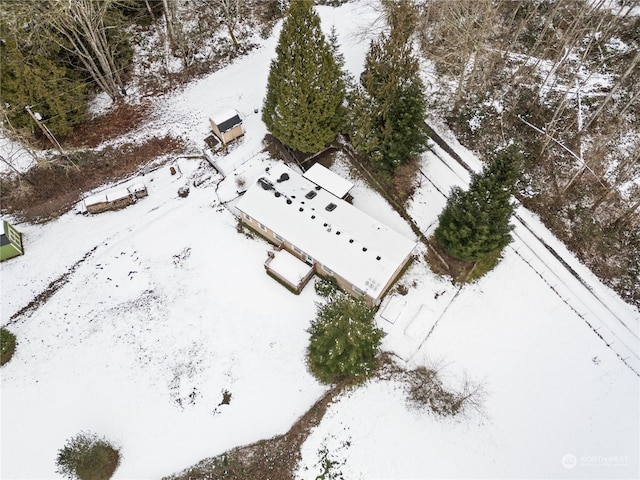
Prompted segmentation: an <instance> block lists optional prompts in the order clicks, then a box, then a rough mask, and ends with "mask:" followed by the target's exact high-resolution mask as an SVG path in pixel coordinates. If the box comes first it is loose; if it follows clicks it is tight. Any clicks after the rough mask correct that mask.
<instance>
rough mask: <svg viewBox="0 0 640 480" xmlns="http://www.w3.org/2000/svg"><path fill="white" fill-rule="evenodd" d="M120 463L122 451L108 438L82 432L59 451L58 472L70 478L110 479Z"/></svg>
mask: <svg viewBox="0 0 640 480" xmlns="http://www.w3.org/2000/svg"><path fill="white" fill-rule="evenodd" d="M119 464H120V452H119V451H118V450H117V449H116V448H115V447H113V446H112V445H111V444H110V443H109V442H108V441H107V440H106V439H104V438H100V437H98V436H97V435H95V434H94V433H87V432H81V433H79V434H78V435H76V436H75V437H72V438H71V439H69V440H67V443H66V444H65V446H64V447H63V448H62V449H61V450H59V451H58V456H57V458H56V465H57V466H58V473H59V474H61V475H64V476H65V477H67V478H70V479H78V480H109V479H110V478H111V477H112V476H113V473H114V472H115V471H116V469H117V468H118V465H119Z"/></svg>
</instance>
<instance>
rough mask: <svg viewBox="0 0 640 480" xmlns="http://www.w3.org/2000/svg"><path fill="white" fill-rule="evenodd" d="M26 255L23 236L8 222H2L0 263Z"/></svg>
mask: <svg viewBox="0 0 640 480" xmlns="http://www.w3.org/2000/svg"><path fill="white" fill-rule="evenodd" d="M22 254H24V248H23V246H22V234H21V233H20V232H19V231H18V230H16V229H15V228H14V226H13V225H11V224H10V223H9V222H7V221H6V220H3V221H2V234H1V235H0V262H1V261H4V260H8V259H9V258H13V257H17V256H18V255H22Z"/></svg>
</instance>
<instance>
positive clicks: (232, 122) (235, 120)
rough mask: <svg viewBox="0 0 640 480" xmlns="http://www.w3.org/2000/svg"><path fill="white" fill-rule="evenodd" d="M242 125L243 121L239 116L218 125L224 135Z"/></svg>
mask: <svg viewBox="0 0 640 480" xmlns="http://www.w3.org/2000/svg"><path fill="white" fill-rule="evenodd" d="M241 123H242V120H240V117H239V116H238V115H234V116H233V117H231V118H229V119H227V120H225V121H224V122H221V123H218V124H217V125H218V129H219V130H220V133H224V132H228V131H229V130H231V129H232V128H233V127H235V126H236V125H240V124H241Z"/></svg>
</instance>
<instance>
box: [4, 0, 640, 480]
mask: <svg viewBox="0 0 640 480" xmlns="http://www.w3.org/2000/svg"><path fill="white" fill-rule="evenodd" d="M317 11H318V12H319V13H320V15H321V17H322V20H323V28H325V29H326V31H328V30H329V29H330V28H331V26H332V25H335V26H336V29H337V33H338V37H339V40H340V42H341V45H342V49H343V51H344V53H345V58H346V62H347V67H348V68H349V69H350V70H351V71H352V73H353V74H354V75H356V76H357V75H358V74H359V72H360V70H361V69H362V62H363V59H364V54H365V52H366V49H367V47H368V42H367V41H366V39H365V38H364V37H362V36H361V35H360V33H361V29H362V28H364V27H366V25H368V24H370V22H372V21H374V20H375V19H376V18H377V13H376V12H375V11H374V10H372V9H371V8H370V7H369V2H368V1H362V2H355V3H353V4H351V3H350V4H348V5H344V6H342V7H340V8H330V7H319V8H318V9H317ZM278 34H279V30H278V29H276V30H275V31H274V34H273V35H272V37H271V38H269V39H268V40H266V41H265V42H264V46H263V47H262V48H260V49H259V50H256V51H254V52H253V53H251V54H250V55H248V56H246V57H244V58H242V59H240V60H238V61H237V62H236V63H234V64H233V65H230V66H228V67H226V68H224V69H222V70H221V71H218V72H215V73H214V74H212V75H209V76H207V77H205V78H203V79H200V80H198V81H196V82H194V83H192V84H190V85H187V86H186V87H185V88H184V89H182V90H181V91H179V92H176V93H173V94H171V95H168V96H166V97H162V98H158V99H157V103H156V108H155V110H154V111H155V113H154V118H153V119H152V121H151V123H150V124H149V125H148V126H146V127H145V128H144V129H142V130H140V131H138V132H136V135H141V136H142V135H151V134H156V133H157V134H163V135H164V134H165V133H172V134H174V135H179V136H182V137H183V138H185V139H187V140H188V141H189V142H190V143H191V145H193V147H194V150H195V149H197V148H200V147H201V145H202V139H203V138H204V137H205V136H206V135H207V131H208V122H207V118H208V116H209V115H210V114H212V111H213V110H216V109H217V108H219V107H220V106H227V105H228V106H232V107H234V108H236V109H238V110H239V111H240V112H241V113H242V114H243V115H244V117H245V127H246V130H247V133H246V135H245V137H244V138H243V139H242V140H241V143H240V144H239V146H238V147H237V148H235V149H234V150H233V151H232V152H231V153H230V155H234V156H236V157H238V158H242V159H248V158H251V160H250V161H249V162H248V163H247V164H246V168H244V169H243V171H242V173H241V174H240V175H239V176H241V177H242V178H243V179H244V180H246V181H247V182H248V181H251V179H252V178H253V177H254V176H255V174H256V172H258V171H260V169H263V168H264V167H265V166H266V165H268V162H269V160H268V159H267V158H266V157H265V156H264V155H263V154H257V153H258V152H259V151H260V149H261V140H262V137H263V135H264V133H265V131H266V129H265V126H264V125H263V124H262V122H261V120H260V115H259V114H255V113H253V112H254V108H256V107H258V108H259V107H261V104H262V98H263V96H264V91H265V85H266V79H267V74H268V66H269V61H270V58H271V57H272V56H273V52H274V48H275V43H276V40H277V35H278ZM256 154H257V155H256ZM465 160H467V161H468V162H470V163H471V164H472V165H474V167H475V166H476V165H477V164H474V163H473V161H474V160H473V158H466V157H465ZM475 161H476V162H477V160H475ZM178 165H179V166H180V170H181V171H182V176H181V177H179V176H171V175H170V173H169V169H168V167H167V166H165V167H162V168H160V169H159V170H157V171H155V172H152V173H150V174H148V175H146V176H143V177H140V178H138V179H132V180H131V182H134V181H142V182H144V183H145V184H146V185H147V187H148V189H149V197H147V198H144V199H142V200H140V201H139V202H138V203H137V204H135V205H133V206H131V207H128V208H126V209H124V210H121V211H117V212H107V213H103V214H100V215H96V216H82V215H78V214H75V213H73V212H70V213H68V214H66V215H63V216H62V217H60V218H59V219H57V220H55V221H53V222H50V223H47V224H45V225H28V224H20V225H17V227H18V229H19V230H21V231H22V232H23V234H24V241H25V250H26V254H25V255H24V256H22V257H18V258H15V259H12V260H11V261H8V262H3V263H2V264H1V266H0V280H1V282H2V283H1V285H0V286H1V290H0V300H1V309H0V319H1V323H2V325H3V326H4V325H7V328H9V329H10V330H11V331H12V332H13V333H15V334H16V336H17V338H18V342H19V343H18V348H17V351H16V355H15V356H14V358H13V359H12V360H11V362H10V363H8V364H7V365H5V366H4V367H2V369H1V370H0V375H1V376H2V385H1V390H0V393H1V396H0V403H1V405H0V413H1V427H0V428H1V430H0V433H1V438H0V440H1V445H0V463H1V465H0V477H1V478H3V479H53V478H60V476H59V475H57V474H56V473H55V456H56V452H57V450H58V449H59V448H61V447H62V446H63V445H64V442H65V441H66V439H68V438H69V437H71V436H72V435H74V434H76V433H78V432H79V431H84V430H88V431H94V432H96V433H98V434H100V435H104V436H106V437H107V438H108V439H110V440H113V441H115V442H116V443H117V444H118V445H119V446H120V447H121V448H122V453H123V459H122V463H121V466H120V468H119V469H118V470H117V471H116V473H115V475H114V479H127V480H128V479H132V480H133V479H147V478H159V477H161V476H162V475H167V474H170V473H172V472H175V471H177V470H180V469H182V468H184V467H187V466H189V465H190V464H192V463H195V462H197V461H198V460H200V459H202V458H205V457H208V456H213V455H217V454H220V453H222V452H223V451H225V450H227V449H229V448H232V447H235V446H238V445H243V444H246V443H249V442H253V441H256V440H259V439H263V438H267V437H270V436H273V435H276V434H279V433H283V432H285V431H287V430H288V429H289V427H290V426H291V425H292V424H293V423H294V422H295V420H296V419H297V418H298V417H299V416H300V415H302V414H303V413H304V412H305V411H306V410H307V409H308V408H309V407H310V406H311V405H312V404H313V403H314V402H315V401H316V400H317V399H318V398H319V397H320V396H321V395H322V394H323V393H324V392H325V391H326V387H324V386H322V385H319V384H318V383H317V382H316V381H315V380H314V379H313V377H311V375H310V374H309V373H308V372H307V370H306V368H305V364H304V352H305V348H306V346H307V342H308V334H307V333H306V331H305V330H306V328H307V327H308V325H309V322H310V320H311V319H312V318H313V317H314V313H315V302H316V301H318V300H319V299H318V297H317V296H316V295H315V293H314V292H313V288H312V286H308V287H307V288H306V289H305V290H304V291H303V292H302V294H301V295H299V296H296V295H293V294H291V293H290V292H289V291H288V290H286V289H285V288H284V287H282V286H281V285H280V284H278V283H276V282H275V281H274V280H272V279H271V278H270V277H268V276H267V275H266V274H265V273H264V268H263V262H264V260H265V259H266V252H267V251H268V249H269V245H268V244H267V243H266V242H265V241H263V240H261V239H258V238H247V237H246V236H245V235H243V234H242V233H238V232H237V231H236V225H237V220H236V219H235V217H234V216H233V215H232V213H231V211H230V210H229V209H228V208H227V207H225V206H223V205H222V204H221V203H220V200H222V201H231V200H232V199H233V198H234V197H235V195H236V193H235V188H236V185H235V179H234V178H233V177H230V178H228V179H226V180H225V181H223V182H222V183H220V184H218V182H219V180H220V177H219V176H217V175H216V174H214V173H213V172H212V171H211V170H210V167H208V166H207V165H206V164H205V163H203V162H200V161H198V160H188V159H180V160H178ZM334 169H335V170H336V171H337V172H340V173H342V174H345V175H346V174H348V169H347V168H346V166H345V165H344V163H343V162H341V161H340V162H337V163H336V165H335V166H334ZM423 170H424V171H425V173H428V174H429V175H431V176H433V180H434V183H436V184H437V185H439V186H441V187H442V188H444V189H445V190H446V189H447V188H449V187H450V186H451V185H453V184H459V183H460V182H461V179H460V177H459V176H457V175H456V174H455V173H454V172H452V171H451V170H448V169H446V168H443V167H442V166H437V162H435V161H434V160H433V159H430V158H429V157H428V156H425V160H424V165H423ZM462 176H463V178H464V174H462ZM207 177H210V178H209V179H208V180H206V179H207ZM194 179H200V180H205V181H204V183H202V184H201V185H200V186H199V187H194V186H193V180H194ZM354 181H355V183H356V187H355V188H354V190H353V193H354V196H355V201H354V204H355V205H356V206H358V207H360V208H362V209H363V210H365V211H367V212H368V213H370V214H371V215H373V216H375V217H376V218H379V219H381V220H382V221H384V222H385V223H387V224H388V225H390V226H392V227H393V228H396V229H398V230H400V231H401V232H403V233H405V234H406V235H411V231H410V229H409V227H408V226H407V225H406V224H405V223H404V222H403V221H402V220H401V219H400V217H399V216H398V215H397V214H395V213H394V212H393V211H392V210H391V209H390V207H389V206H388V205H387V204H386V203H385V202H384V201H383V200H382V199H381V198H380V197H378V196H377V195H376V194H375V193H373V192H371V191H370V190H369V189H368V188H367V187H366V186H365V185H364V184H363V182H361V181H358V180H357V179H354ZM185 184H188V185H189V186H190V187H191V193H190V195H189V196H188V197H187V198H185V199H182V198H179V197H178V196H177V193H176V192H177V189H178V187H180V186H182V185H185ZM232 203H233V202H231V204H230V205H229V206H228V207H229V208H232V206H231V205H232ZM443 206H444V198H443V197H442V196H441V195H440V194H439V193H438V192H437V191H436V190H435V189H434V188H433V187H432V186H431V185H430V184H429V183H428V182H423V184H422V186H421V188H420V189H419V191H418V192H417V193H416V196H415V197H414V200H413V203H412V206H411V209H410V213H411V214H412V216H413V217H414V218H415V219H416V220H417V222H418V223H419V225H420V226H421V227H422V229H423V231H431V230H432V229H433V226H434V222H435V219H436V218H437V215H438V213H439V212H440V210H441V208H442V207H443ZM536 229H537V231H538V234H540V235H542V236H544V237H545V238H547V239H550V235H549V234H548V232H546V231H544V228H543V227H541V226H537V227H536ZM528 248H530V245H528V244H525V243H524V240H523V239H522V238H519V237H518V238H516V239H515V241H514V243H513V244H512V246H511V247H510V248H508V249H507V250H506V253H505V258H504V260H503V261H502V263H501V264H500V265H499V266H498V267H497V268H496V269H495V270H494V271H493V272H491V273H490V274H489V275H487V276H486V277H485V278H483V279H481V280H480V281H479V282H477V283H475V284H473V285H470V286H466V287H464V288H463V289H462V290H460V292H459V293H458V287H454V286H452V285H451V284H450V283H449V282H447V281H446V280H444V279H441V278H438V277H436V276H435V275H433V274H432V273H431V272H430V271H429V268H428V266H427V265H426V264H425V263H424V261H423V260H422V256H421V254H422V250H421V249H419V250H418V251H417V252H416V256H417V260H416V261H415V262H414V263H413V264H412V266H411V267H410V268H409V270H408V272H407V273H406V275H405V276H404V277H403V278H402V279H401V283H403V284H405V285H407V286H408V287H409V293H408V294H407V295H405V296H400V295H397V294H394V295H392V296H390V297H389V300H387V302H388V303H385V304H384V306H383V308H382V309H381V311H380V313H379V315H378V318H377V321H378V322H379V325H380V326H381V327H382V328H384V330H385V331H386V332H387V336H386V337H385V339H384V341H383V347H384V349H385V350H387V351H390V352H392V353H394V354H395V355H396V356H397V357H399V362H400V363H401V364H403V363H404V364H406V366H408V367H409V368H414V367H415V366H419V365H428V366H433V365H436V366H438V367H440V368H441V371H442V375H443V376H444V377H445V380H446V381H447V383H448V384H450V385H452V386H456V385H457V384H459V383H460V381H461V379H462V378H463V376H464V375H467V376H468V378H469V379H470V380H471V381H472V382H476V383H481V384H482V385H483V389H484V391H485V395H484V397H483V398H484V401H483V414H482V415H478V414H469V415H467V416H466V417H464V418H462V419H453V420H452V419H447V420H441V419H438V418H436V417H434V416H433V414H430V413H428V412H424V411H417V410H413V409H411V408H408V407H407V405H406V401H405V395H404V392H403V391H402V386H401V385H400V384H398V383H397V382H394V381H372V382H369V383H367V384H366V385H364V386H362V387H360V388H358V389H356V390H354V391H352V392H348V393H346V394H344V395H343V396H342V397H340V398H339V399H338V400H337V401H336V402H334V403H333V404H332V405H331V406H330V407H329V409H328V411H327V414H326V416H325V418H324V420H323V421H322V422H321V424H320V425H319V426H318V427H317V428H316V429H315V430H314V431H313V432H312V434H311V436H310V437H309V439H308V440H307V442H306V443H305V444H304V446H303V450H302V462H301V464H300V466H299V469H298V478H301V479H315V478H316V476H317V475H318V474H320V473H321V472H322V468H321V464H320V459H321V456H322V455H321V452H322V450H323V449H324V448H325V447H326V448H327V449H328V452H329V453H328V455H329V457H328V458H330V459H331V460H333V461H335V462H336V463H335V464H334V466H333V468H334V472H335V473H337V472H342V475H343V477H344V478H349V479H358V478H362V479H371V478H385V479H406V478H505V479H507V478H638V477H640V465H639V455H638V451H640V445H639V440H638V438H639V428H640V427H639V425H640V418H639V404H640V401H639V400H640V380H639V378H638V376H636V375H635V374H634V373H633V372H632V371H631V369H629V368H628V367H627V366H625V365H624V364H623V363H622V362H621V361H620V360H619V359H618V357H617V356H616V354H615V351H614V350H613V349H612V348H608V347H607V346H606V345H605V343H604V342H603V341H602V340H601V339H600V338H598V337H597V336H596V335H595V334H594V333H593V331H592V330H591V329H590V328H589V327H588V325H587V324H586V323H585V321H584V320H583V319H582V318H580V317H579V316H578V315H577V314H576V313H575V311H574V310H573V309H572V308H570V306H569V305H568V304H567V303H565V301H563V299H562V298H561V297H559V296H558V295H556V293H554V292H553V291H552V290H551V289H550V287H549V285H548V283H547V282H545V279H544V278H543V277H541V276H540V275H539V274H538V273H537V271H536V270H534V269H532V267H531V266H529V264H527V263H526V262H525V261H524V260H523V257H522V256H520V255H518V254H516V251H518V252H521V251H524V250H526V249H528ZM525 258H526V259H528V257H525ZM543 260H544V257H543ZM541 261H542V260H541ZM569 261H570V262H574V261H575V260H574V259H569ZM543 263H544V262H543ZM74 264H77V266H76V268H75V269H74V270H73V271H72V272H71V273H70V274H69V275H68V277H66V278H65V279H63V283H62V284H61V286H60V288H59V289H58V290H57V291H56V292H55V293H54V294H53V295H52V296H51V297H50V298H49V299H48V301H47V302H46V303H44V304H43V305H41V306H39V307H37V308H34V309H33V310H30V311H29V312H27V313H25V314H24V315H21V316H18V317H16V318H14V319H12V317H13V316H14V315H15V314H16V312H18V311H19V310H20V309H21V308H23V307H25V306H26V305H27V304H29V302H30V301H31V300H32V299H33V298H34V297H35V296H36V295H38V294H39V293H40V292H43V291H44V290H45V289H46V288H47V286H48V285H49V284H50V282H52V281H53V280H55V279H57V278H60V277H61V276H62V275H63V274H65V273H66V272H68V271H69V270H70V269H71V267H72V266H74ZM572 265H573V263H572ZM576 268H578V267H576ZM582 268H584V267H582ZM539 270H541V269H539ZM549 270H550V271H553V272H555V271H556V270H557V265H549ZM586 275H587V273H585V276H586ZM588 279H589V282H590V283H591V284H592V285H593V288H594V289H595V290H596V291H598V292H600V293H601V295H603V296H606V301H607V304H608V305H610V306H611V308H612V309H613V310H614V311H615V313H616V315H617V316H619V317H622V318H623V319H624V320H625V321H627V322H629V324H631V325H635V328H636V330H635V331H636V332H637V322H638V317H639V313H638V311H637V310H636V309H634V308H632V307H631V306H629V305H626V304H624V303H623V302H622V301H621V300H619V299H618V298H617V297H616V296H615V295H614V294H613V293H612V292H611V291H610V290H608V289H607V288H606V287H604V286H603V285H601V284H599V283H598V282H597V280H596V279H595V277H593V276H589V277H588ZM574 290H575V289H574ZM456 294H457V296H456ZM571 295H572V301H573V302H577V301H582V302H583V303H588V304H590V302H591V301H592V300H590V299H589V298H587V297H588V293H584V292H580V291H577V290H575V291H572V294H571ZM454 297H455V299H454ZM583 297H584V298H583ZM593 310H595V312H591V314H592V315H594V316H598V315H601V316H604V313H601V312H600V311H598V310H597V309H596V308H595V307H594V308H593ZM581 313H584V312H582V311H581ZM383 316H385V317H386V318H387V319H391V320H392V321H393V322H394V323H390V322H389V321H388V320H385V319H384V318H383ZM605 320H606V319H605ZM630 348H635V349H636V352H637V348H638V346H637V343H636V344H633V343H632V344H631V345H630ZM225 391H228V392H230V393H231V401H230V404H229V405H219V404H220V403H221V401H222V399H223V392H225ZM338 478H339V477H338Z"/></svg>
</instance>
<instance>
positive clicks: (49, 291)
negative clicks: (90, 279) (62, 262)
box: [7, 245, 98, 325]
mask: <svg viewBox="0 0 640 480" xmlns="http://www.w3.org/2000/svg"><path fill="white" fill-rule="evenodd" d="M97 249H98V245H96V246H95V247H93V248H92V249H91V250H89V251H88V252H87V253H85V254H84V256H83V257H82V258H81V259H80V260H78V261H77V262H76V263H74V264H73V265H72V266H71V267H70V268H69V269H68V270H67V271H66V272H64V273H63V274H62V275H60V276H59V277H58V278H56V279H54V280H52V281H51V282H49V285H47V287H46V288H45V289H44V290H43V291H42V292H40V293H39V294H37V295H36V296H35V297H34V298H33V300H31V301H30V302H29V303H28V304H27V305H25V306H24V307H22V308H21V309H20V310H18V311H17V312H16V313H14V314H13V315H11V317H10V318H9V321H8V322H7V325H13V324H15V323H17V322H19V321H20V320H21V318H22V317H23V316H25V315H27V314H30V313H33V312H35V311H36V310H37V309H38V308H40V306H42V305H43V304H45V303H46V302H47V301H48V300H49V299H50V298H51V297H52V296H53V295H54V294H55V293H56V292H57V291H58V290H60V289H61V288H62V287H64V286H65V285H66V284H67V283H68V282H69V277H71V275H72V274H73V273H74V272H75V271H76V270H77V269H78V267H79V266H80V265H82V264H83V263H84V262H85V261H86V260H87V259H88V258H89V257H90V256H91V255H93V253H94V252H95V251H96V250H97Z"/></svg>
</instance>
